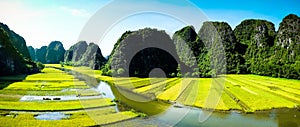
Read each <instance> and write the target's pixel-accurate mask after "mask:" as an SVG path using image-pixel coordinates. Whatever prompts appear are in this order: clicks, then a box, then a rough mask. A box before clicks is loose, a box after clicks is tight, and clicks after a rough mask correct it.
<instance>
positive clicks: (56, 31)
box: [0, 0, 300, 55]
mask: <svg viewBox="0 0 300 127" xmlns="http://www.w3.org/2000/svg"><path fill="white" fill-rule="evenodd" d="M111 2H112V0H0V10H1V11H0V22H3V23H5V24H7V25H8V26H9V27H10V28H11V29H12V30H14V31H15V32H16V33H18V34H20V35H21V36H23V37H24V38H25V40H26V42H27V45H31V46H33V47H35V48H39V47H41V46H43V45H48V44H49V43H50V42H51V41H53V40H59V41H62V42H63V44H64V47H65V48H66V49H68V48H69V47H70V46H71V45H73V44H75V43H76V42H77V41H78V40H80V37H79V36H80V35H81V32H82V29H83V28H84V27H85V26H86V24H87V22H88V21H89V20H90V19H91V17H93V16H94V15H96V14H97V13H96V12H97V11H98V10H99V9H103V7H106V6H107V5H109V3H111ZM122 2H124V0H123V1H122ZM189 2H190V3H191V4H190V3H189ZM189 2H184V1H183V0H140V1H138V2H137V1H134V0H128V1H126V2H124V3H125V4H123V5H124V6H123V5H119V6H118V7H117V8H116V9H115V10H113V11H111V12H108V14H107V16H111V15H114V14H116V13H118V11H120V12H121V11H122V9H128V10H130V9H132V8H126V6H125V5H126V4H127V6H129V5H133V4H137V5H139V6H144V8H147V7H148V6H152V8H157V9H158V10H159V9H161V10H163V9H162V7H165V8H164V9H165V10H171V11H174V12H175V13H176V12H178V13H182V12H185V14H186V15H185V16H186V17H187V18H190V19H191V20H192V19H195V20H197V19H198V17H197V14H196V13H194V12H192V11H191V10H192V9H189V8H198V9H199V10H200V11H202V13H203V14H204V15H205V16H206V17H207V18H208V19H209V20H213V21H226V22H228V23H229V24H230V25H231V27H232V28H233V29H234V27H235V26H236V25H238V24H239V23H240V22H241V21H242V20H244V19H249V18H254V19H266V20H269V21H271V22H273V23H274V24H275V27H276V29H278V26H279V23H280V22H281V20H282V18H284V16H286V15H288V14H290V13H294V14H297V15H298V16H299V15H300V1H299V0H281V1H277V0H260V1H240V0H239V1H238V0H226V1H225V0H219V1H217V0H191V1H189ZM166 7H167V8H166ZM104 16H105V15H103V16H102V17H101V18H99V22H98V23H100V24H101V23H102V22H105V20H106V19H105V17H104ZM94 17H95V16H94ZM149 17H151V19H152V20H145V19H146V18H149ZM179 17H180V16H179ZM183 17H184V15H183ZM194 22H195V23H187V24H188V25H194V26H195V28H196V30H197V31H198V30H199V27H200V25H199V23H200V21H199V22H198V21H194ZM197 22H198V23H197ZM187 24H185V23H182V22H181V21H179V20H176V19H174V17H173V18H172V17H168V16H164V15H154V14H151V13H145V14H142V15H141V14H140V15H134V16H131V18H127V19H123V20H122V21H119V22H118V24H115V26H114V27H111V28H110V31H106V32H104V33H106V34H104V35H105V37H103V38H102V39H99V38H97V39H98V40H97V39H91V40H89V39H88V38H87V41H93V42H95V43H97V44H99V46H100V48H101V50H102V52H103V54H104V55H108V54H109V53H110V51H111V49H112V47H113V45H114V43H115V42H116V40H117V39H118V38H119V36H120V34H122V33H123V32H124V31H126V30H128V29H131V30H136V29H139V28H143V27H154V28H159V29H166V30H167V32H168V33H169V34H172V32H174V31H176V30H178V29H180V28H181V27H183V26H185V25H187ZM99 31H100V32H101V28H99V29H97V30H96V31H95V32H99Z"/></svg>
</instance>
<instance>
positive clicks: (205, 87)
mask: <svg viewBox="0 0 300 127" xmlns="http://www.w3.org/2000/svg"><path fill="white" fill-rule="evenodd" d="M46 66H47V67H46V68H45V69H44V70H42V72H41V73H38V74H33V75H27V76H26V75H25V76H24V75H18V76H7V77H0V123H4V122H5V123H6V125H4V126H64V125H68V126H95V125H109V124H112V123H116V122H121V121H127V120H130V119H134V118H136V117H138V116H140V113H145V114H147V115H154V114H158V113H161V112H164V111H165V110H167V109H168V108H169V106H170V105H172V104H179V105H185V106H192V107H198V108H201V109H215V110H217V111H230V110H238V111H242V112H246V113H249V112H256V111H264V110H271V109H281V108H284V109H286V108H290V109H293V108H297V109H299V107H300V81H299V80H291V79H280V78H271V77H265V76H257V75H225V76H223V77H221V78H215V79H212V78H135V77H131V78H126V77H107V76H102V75H101V71H94V70H91V69H89V68H88V67H71V66H64V67H61V66H60V65H58V64H55V65H51V64H49V65H46ZM60 69H68V70H73V71H76V72H78V73H81V74H83V75H88V76H91V77H94V78H96V79H98V80H101V81H105V82H107V83H109V84H110V85H111V86H112V87H111V90H112V91H113V92H114V94H115V97H116V98H117V99H120V100H122V104H125V105H127V106H128V107H130V108H133V109H134V110H124V111H120V112H117V111H116V110H115V107H114V106H115V105H116V104H115V103H114V102H113V101H112V99H109V98H97V99H95V98H94V99H87V100H69V101H54V100H41V101H20V99H21V98H22V97H23V96H24V95H39V96H51V95H56V96H63V95H78V94H80V95H81V96H96V95H97V96H99V95H101V94H100V93H99V92H96V91H94V90H92V89H90V86H89V85H88V84H87V83H86V82H85V81H83V80H80V79H77V78H76V77H74V76H73V75H71V74H69V73H67V72H64V71H62V70H60ZM70 89H74V90H70ZM120 93H121V94H120ZM136 100H144V101H145V100H146V101H145V102H138V101H136ZM211 100H214V101H211ZM20 111H21V112H20ZM46 111H47V112H49V111H50V112H63V113H65V114H69V115H70V117H68V118H64V119H61V120H55V121H51V120H37V119H35V116H37V115H38V114H39V113H41V112H46ZM136 111H139V112H138V113H137V112H136ZM141 111H143V112H141ZM1 126H2V125H1Z"/></svg>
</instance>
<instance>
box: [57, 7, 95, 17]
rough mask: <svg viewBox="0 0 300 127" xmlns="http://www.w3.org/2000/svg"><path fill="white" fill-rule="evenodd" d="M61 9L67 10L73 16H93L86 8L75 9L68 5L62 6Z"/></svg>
mask: <svg viewBox="0 0 300 127" xmlns="http://www.w3.org/2000/svg"><path fill="white" fill-rule="evenodd" d="M60 9H61V10H63V11H67V12H68V13H70V14H71V15H73V16H78V17H89V16H91V14H90V13H89V12H88V11H87V10H85V9H75V8H69V7H66V6H61V7H60Z"/></svg>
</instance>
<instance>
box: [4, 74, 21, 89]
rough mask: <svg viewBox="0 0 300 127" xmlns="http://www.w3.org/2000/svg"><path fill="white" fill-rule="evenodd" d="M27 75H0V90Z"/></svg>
mask: <svg viewBox="0 0 300 127" xmlns="http://www.w3.org/2000/svg"><path fill="white" fill-rule="evenodd" d="M26 77H27V75H10V76H0V90H2V89H4V88H6V87H7V86H9V85H10V84H12V83H14V82H18V81H22V80H24V79H25V78H26Z"/></svg>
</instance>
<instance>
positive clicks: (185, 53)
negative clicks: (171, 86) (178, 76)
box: [172, 26, 207, 76]
mask: <svg viewBox="0 0 300 127" xmlns="http://www.w3.org/2000/svg"><path fill="white" fill-rule="evenodd" d="M172 39H173V41H174V44H175V46H176V51H177V54H178V56H179V59H180V60H181V62H183V63H184V64H185V66H187V67H184V66H183V65H181V66H182V67H184V68H193V69H192V71H191V72H190V73H191V76H199V75H201V74H199V69H198V68H199V67H198V64H197V63H198V61H197V59H198V58H199V57H202V56H204V55H205V54H206V53H207V51H206V48H205V46H204V43H203V42H202V41H201V40H200V38H199V36H198V35H197V33H196V31H195V30H194V27H193V26H186V27H184V28H182V29H180V30H178V31H176V32H175V33H174V35H173V37H172ZM199 66H200V65H199ZM201 71H202V72H203V71H204V70H203V69H201ZM186 76H187V75H186Z"/></svg>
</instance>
